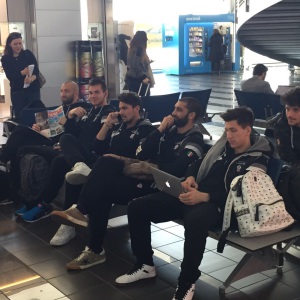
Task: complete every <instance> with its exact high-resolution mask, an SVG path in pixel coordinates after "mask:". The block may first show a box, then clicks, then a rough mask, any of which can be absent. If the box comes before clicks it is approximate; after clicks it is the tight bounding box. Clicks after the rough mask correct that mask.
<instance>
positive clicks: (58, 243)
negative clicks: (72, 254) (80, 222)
mask: <svg viewBox="0 0 300 300" xmlns="http://www.w3.org/2000/svg"><path fill="white" fill-rule="evenodd" d="M75 236H76V232H75V231H73V233H72V234H71V235H70V236H68V238H66V239H64V240H55V236H54V237H53V238H52V240H51V241H50V243H49V244H50V245H51V246H63V245H65V244H67V243H69V242H70V241H71V240H72V239H74V238H75Z"/></svg>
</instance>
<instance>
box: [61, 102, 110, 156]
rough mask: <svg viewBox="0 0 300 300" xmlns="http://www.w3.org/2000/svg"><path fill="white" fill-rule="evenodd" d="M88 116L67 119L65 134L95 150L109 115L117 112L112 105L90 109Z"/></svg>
mask: <svg viewBox="0 0 300 300" xmlns="http://www.w3.org/2000/svg"><path fill="white" fill-rule="evenodd" d="M87 111H88V114H87V115H86V116H85V117H83V118H81V119H78V118H72V119H67V122H66V124H65V133H70V134H72V135H74V136H76V137H77V138H78V139H79V141H80V142H81V143H82V144H84V145H85V146H86V147H87V148H89V149H90V150H94V149H93V147H94V140H95V138H96V135H97V133H98V132H99V130H100V129H101V127H102V125H103V123H104V122H105V120H106V118H107V116H108V114H109V113H111V112H113V111H115V108H114V107H113V106H111V105H105V106H100V107H97V108H95V107H89V109H88V110H87Z"/></svg>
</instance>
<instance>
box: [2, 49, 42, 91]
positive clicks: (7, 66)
mask: <svg viewBox="0 0 300 300" xmlns="http://www.w3.org/2000/svg"><path fill="white" fill-rule="evenodd" d="M1 63H2V67H3V69H4V72H5V75H6V77H7V79H8V80H9V82H10V87H11V91H12V92H17V91H24V92H33V91H38V90H39V89H40V84H39V82H38V80H34V81H33V82H32V83H31V84H30V86H29V87H28V88H23V86H24V79H25V75H24V76H23V75H22V74H21V71H22V70H24V69H25V68H26V67H28V66H29V65H34V69H33V75H35V76H36V77H38V75H39V73H40V71H39V68H38V64H37V61H36V58H35V56H34V55H33V53H32V52H31V51H30V50H22V51H21V52H20V54H19V56H18V57H13V56H12V55H9V54H5V55H3V56H2V58H1Z"/></svg>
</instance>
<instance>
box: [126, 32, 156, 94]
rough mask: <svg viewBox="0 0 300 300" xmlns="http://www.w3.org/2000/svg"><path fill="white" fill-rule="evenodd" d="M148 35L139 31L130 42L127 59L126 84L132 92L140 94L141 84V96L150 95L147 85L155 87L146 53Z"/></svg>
mask: <svg viewBox="0 0 300 300" xmlns="http://www.w3.org/2000/svg"><path fill="white" fill-rule="evenodd" d="M147 40H148V39H147V34H146V32H145V31H137V32H136V33H135V35H134V37H133V38H132V40H131V42H130V48H129V50H128V57H127V73H126V79H125V80H126V84H127V86H128V89H129V91H130V92H135V93H138V91H139V88H140V85H141V83H143V84H142V88H141V91H140V93H139V94H140V95H143V96H144V95H145V94H146V95H150V89H148V91H147V93H146V90H147V85H148V84H150V87H153V86H154V79H153V75H152V70H151V67H150V60H149V57H148V55H147V53H146V48H147Z"/></svg>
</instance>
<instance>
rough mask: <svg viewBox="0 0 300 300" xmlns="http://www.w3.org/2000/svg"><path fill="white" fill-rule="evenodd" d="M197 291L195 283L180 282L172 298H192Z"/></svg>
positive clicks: (181, 299)
mask: <svg viewBox="0 0 300 300" xmlns="http://www.w3.org/2000/svg"><path fill="white" fill-rule="evenodd" d="M194 293H195V284H194V283H187V284H182V283H178V284H177V288H176V292H175V295H174V297H173V299H172V300H192V299H193V296H194Z"/></svg>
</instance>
